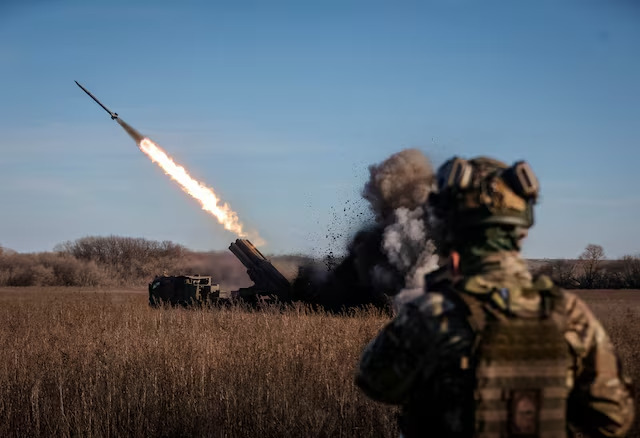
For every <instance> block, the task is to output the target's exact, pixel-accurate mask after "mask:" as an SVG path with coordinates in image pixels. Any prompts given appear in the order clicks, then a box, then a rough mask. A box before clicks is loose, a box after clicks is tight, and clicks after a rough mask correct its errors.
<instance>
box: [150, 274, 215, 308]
mask: <svg viewBox="0 0 640 438" xmlns="http://www.w3.org/2000/svg"><path fill="white" fill-rule="evenodd" d="M219 296H220V285H219V284H212V283H211V277H210V276H206V275H179V276H172V277H167V276H162V277H156V278H154V279H153V281H152V282H151V283H149V305H150V306H152V307H158V306H161V305H162V304H171V305H173V306H176V305H180V306H190V305H195V304H205V303H207V302H210V301H212V300H215V299H217V298H218V297H219Z"/></svg>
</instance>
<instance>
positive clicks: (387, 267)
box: [297, 149, 438, 307]
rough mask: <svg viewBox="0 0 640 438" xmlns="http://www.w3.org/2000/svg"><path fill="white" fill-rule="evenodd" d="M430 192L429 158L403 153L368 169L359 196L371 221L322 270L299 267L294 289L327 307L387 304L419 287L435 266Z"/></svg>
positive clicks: (408, 151)
mask: <svg viewBox="0 0 640 438" xmlns="http://www.w3.org/2000/svg"><path fill="white" fill-rule="evenodd" d="M434 188H435V172H434V170H433V166H432V165H431V162H430V161H429V159H428V158H427V157H426V156H425V155H424V154H423V153H422V152H421V151H419V150H417V149H405V150H402V151H400V152H398V153H395V154H393V155H391V156H390V157H388V158H387V159H386V160H384V161H382V162H381V163H379V164H375V165H372V166H369V180H368V181H367V182H366V183H365V185H364V188H363V191H362V197H363V198H364V199H366V200H367V201H368V203H369V208H370V209H371V210H372V212H373V213H374V215H375V222H374V224H372V225H366V226H364V227H363V228H362V229H360V230H359V231H358V232H356V233H355V235H354V237H353V238H352V239H351V241H350V242H349V244H348V246H347V251H348V252H347V256H346V257H345V259H344V260H343V261H342V262H341V263H340V264H338V265H337V266H335V267H333V268H332V269H330V270H329V271H328V272H326V271H325V272H322V271H321V270H319V268H318V267H317V266H314V267H309V266H307V267H302V268H301V275H300V276H299V278H298V280H297V286H298V287H301V289H302V293H303V294H306V295H307V297H308V296H311V297H312V298H314V299H316V300H317V301H319V302H322V303H323V304H327V305H328V306H329V307H338V306H340V305H357V304H365V303H375V304H380V303H388V301H389V300H388V296H390V295H396V294H398V293H399V292H400V291H402V290H404V289H407V288H408V289H416V288H422V286H423V283H424V275H425V274H427V273H428V272H430V271H432V270H434V269H436V268H437V266H438V257H437V256H436V255H435V245H434V244H433V241H432V239H431V230H430V229H429V227H428V223H429V221H428V214H427V210H426V206H425V203H426V202H427V199H428V197H429V194H430V193H431V191H432V190H434Z"/></svg>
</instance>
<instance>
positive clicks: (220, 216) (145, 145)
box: [121, 123, 264, 245]
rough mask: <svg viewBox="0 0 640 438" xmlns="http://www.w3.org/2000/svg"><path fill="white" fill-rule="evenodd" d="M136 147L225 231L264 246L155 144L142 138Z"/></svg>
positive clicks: (232, 214)
mask: <svg viewBox="0 0 640 438" xmlns="http://www.w3.org/2000/svg"><path fill="white" fill-rule="evenodd" d="M121 124H122V123H121ZM123 127H124V126H123ZM125 129H126V128H125ZM127 132H129V131H127ZM129 134H131V133H129ZM132 137H133V135H132ZM134 139H135V137H134ZM138 146H139V147H140V150H141V151H142V152H144V153H145V154H146V155H147V156H148V157H149V158H150V159H151V161H153V162H154V163H156V164H157V165H158V166H160V168H162V170H164V172H165V173H166V174H167V175H169V177H170V178H171V179H172V180H174V181H175V182H177V183H178V184H179V185H180V188H182V190H183V191H184V192H186V193H188V194H189V195H191V196H192V197H193V198H195V199H196V200H197V201H198V202H199V203H200V205H201V206H202V209H203V210H204V211H206V212H207V213H209V214H211V215H213V216H214V217H215V218H216V219H217V220H218V222H220V224H222V226H223V227H224V228H225V229H226V230H228V231H231V232H233V233H235V234H236V235H238V236H239V237H241V238H250V239H251V240H252V241H253V242H256V243H255V244H256V245H262V244H264V241H263V240H262V239H261V238H260V237H259V236H258V235H257V234H254V233H248V232H246V231H244V228H243V225H242V223H241V222H240V220H239V219H238V214H237V213H236V212H234V211H233V210H232V209H231V207H229V204H227V203H223V204H221V203H220V199H219V198H218V196H217V195H216V194H215V193H214V191H213V190H212V189H210V188H209V187H207V186H205V185H204V184H202V183H201V182H199V181H196V180H195V179H194V178H192V177H191V175H189V172H187V171H186V169H185V168H184V167H182V166H179V165H178V164H176V163H175V162H174V161H173V160H172V159H171V157H169V155H167V153H166V152H165V151H164V150H162V148H160V147H159V146H158V145H157V144H155V143H154V142H153V141H151V140H149V139H148V138H146V137H144V138H142V140H140V142H139V143H138Z"/></svg>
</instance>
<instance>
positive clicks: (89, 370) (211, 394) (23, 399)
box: [0, 288, 640, 438]
mask: <svg viewBox="0 0 640 438" xmlns="http://www.w3.org/2000/svg"><path fill="white" fill-rule="evenodd" d="M578 294H579V295H580V296H582V297H583V298H584V299H585V300H586V301H587V302H588V303H589V304H590V305H591V306H592V309H593V311H594V313H595V314H596V315H597V316H598V317H600V318H601V320H602V322H603V324H604V325H605V326H606V328H607V329H608V330H609V332H610V335H611V337H612V339H613V341H614V343H615V344H616V347H617V348H618V351H619V352H620V354H621V356H622V358H623V362H624V365H625V368H626V369H627V370H628V371H629V373H630V374H631V375H632V377H634V379H635V382H636V394H640V391H639V390H638V389H639V388H638V386H637V382H639V381H640V353H639V350H638V349H637V347H636V344H635V341H636V339H637V338H638V335H639V334H640V333H639V327H640V292H638V291H589V292H586V291H585V292H578ZM386 320H387V318H386V317H385V316H383V315H382V314H381V313H379V312H377V311H375V310H371V311H368V312H359V313H353V314H351V315H345V316H334V315H329V314H325V313H315V312H310V311H309V310H307V309H305V308H304V307H300V308H295V309H291V310H288V311H285V312H283V313H281V312H277V311H275V310H273V309H270V310H266V311H262V312H252V311H249V310H248V309H242V308H231V309H212V310H184V309H160V310H153V309H150V308H148V306H147V295H146V293H144V292H143V291H142V290H140V289H138V290H92V289H70V288H0V324H1V326H0V327H1V329H0V349H1V351H2V354H1V355H0V436H3V437H11V436H21V437H27V436H28V437H37V436H47V437H49V436H97V437H102V436H214V437H235V436H251V437H253V436H260V437H262V438H266V437H276V436H278V437H279V436H304V437H307V436H318V437H324V436H327V437H328V436H363V437H368V436H394V435H395V434H396V428H395V419H394V415H395V411H394V409H393V408H390V407H387V406H384V405H379V404H377V403H373V402H370V401H368V400H367V399H366V398H364V397H363V396H362V395H361V394H360V393H359V392H358V391H357V389H356V388H355V387H354V385H353V383H352V382H353V373H354V367H355V365H356V363H357V361H358V358H359V355H360V351H361V349H362V347H363V346H364V344H365V343H366V342H367V341H368V340H369V339H370V338H372V337H373V336H374V335H375V333H376V332H377V330H378V329H379V328H380V327H381V326H382V325H383V324H384V323H385V321H386ZM639 402H640V400H639ZM639 430H640V429H638V428H637V427H636V428H635V429H634V433H633V434H632V436H640V433H638V431H639Z"/></svg>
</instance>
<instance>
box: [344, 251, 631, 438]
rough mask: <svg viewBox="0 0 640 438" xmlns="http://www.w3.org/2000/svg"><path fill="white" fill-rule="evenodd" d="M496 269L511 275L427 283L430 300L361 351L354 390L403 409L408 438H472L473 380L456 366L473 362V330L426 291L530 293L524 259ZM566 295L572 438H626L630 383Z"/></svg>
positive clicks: (448, 303) (412, 304)
mask: <svg viewBox="0 0 640 438" xmlns="http://www.w3.org/2000/svg"><path fill="white" fill-rule="evenodd" d="M498 262H499V263H498V264H503V268H504V267H505V266H504V264H505V263H506V264H507V265H509V266H510V268H507V269H498V270H496V269H493V270H491V271H487V272H484V273H480V274H477V275H473V276H470V277H467V278H463V279H460V281H462V283H459V282H455V281H454V280H453V279H451V277H450V276H449V274H448V273H447V272H446V271H443V270H440V271H436V272H435V273H433V274H430V275H428V276H427V279H426V285H427V286H426V288H427V292H426V293H422V294H420V295H419V296H417V297H416V298H414V299H412V300H411V301H409V302H407V303H405V304H403V305H402V307H401V308H400V310H399V311H398V314H397V316H396V318H395V319H394V320H393V321H391V322H390V323H389V324H388V325H387V326H386V327H384V328H383V329H382V331H381V332H380V333H379V335H378V336H377V337H376V338H375V339H374V340H373V341H371V343H370V344H369V345H368V346H367V347H366V349H365V350H364V352H363V354H362V358H361V361H360V364H359V369H358V372H357V376H356V384H357V385H358V386H359V387H360V388H361V389H362V390H363V391H364V392H365V394H367V395H368V396H369V397H371V398H372V399H374V400H377V401H381V402H385V403H390V404H395V405H400V406H401V407H402V414H401V417H400V428H401V430H402V431H403V434H404V436H407V437H409V436H413V435H417V434H418V433H419V434H421V435H422V434H424V433H426V432H427V431H428V432H429V435H431V436H460V437H463V436H467V437H469V436H473V425H474V421H473V417H474V412H473V406H474V395H473V389H472V388H473V381H474V376H473V375H472V374H473V372H472V371H471V370H465V369H462V368H461V367H460V365H459V363H460V358H461V357H463V356H466V357H469V356H470V355H472V352H473V347H474V333H473V329H472V328H471V325H470V324H469V322H468V318H467V315H466V314H465V313H463V312H461V311H460V307H461V305H460V300H456V299H455V297H454V296H451V294H450V293H443V292H440V291H438V290H437V288H436V290H434V291H430V290H429V285H433V284H434V283H435V286H437V285H438V284H440V285H442V284H443V281H450V282H452V284H453V283H454V282H455V283H456V284H457V285H459V287H462V288H463V289H464V290H465V291H470V292H471V293H476V294H478V295H480V296H482V295H484V296H485V297H486V295H487V294H490V293H491V291H495V290H496V288H501V287H509V288H510V292H512V293H513V292H515V293H516V294H517V291H518V290H519V288H521V287H531V285H532V280H531V276H530V275H529V274H528V271H526V267H525V265H524V262H523V261H521V260H520V259H519V257H515V258H514V257H513V256H507V257H504V258H503V259H502V260H499V261H498ZM514 264H515V268H514V266H513V265H514ZM546 281H549V280H548V279H547V280H546ZM454 293H455V292H454ZM564 294H565V300H564V302H565V304H566V305H565V310H566V315H567V330H566V332H565V339H566V341H567V344H568V346H569V350H570V352H571V355H572V357H573V366H572V369H571V370H568V371H567V385H568V386H569V388H571V392H570V395H569V400H568V406H567V417H568V421H569V425H568V428H569V430H570V431H572V432H573V433H574V436H583V437H587V436H588V437H597V436H605V437H620V436H624V435H625V433H626V432H627V431H628V430H629V428H630V427H631V424H632V423H633V418H634V410H633V399H632V397H631V394H630V382H629V381H628V380H626V379H624V378H623V376H622V374H621V369H620V363H619V360H618V358H617V357H616V355H615V352H614V349H613V346H612V344H611V341H610V340H609V337H608V336H607V334H606V332H605V330H604V329H603V327H602V325H601V324H600V322H599V321H598V320H597V319H596V318H595V316H594V315H593V314H592V313H591V311H590V310H589V308H588V307H587V305H586V304H585V303H584V302H583V301H582V300H580V299H579V298H578V297H576V296H575V295H574V294H571V293H568V292H564ZM534 304H535V303H534ZM535 305H537V304H535ZM469 388H471V390H470V389H469Z"/></svg>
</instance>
